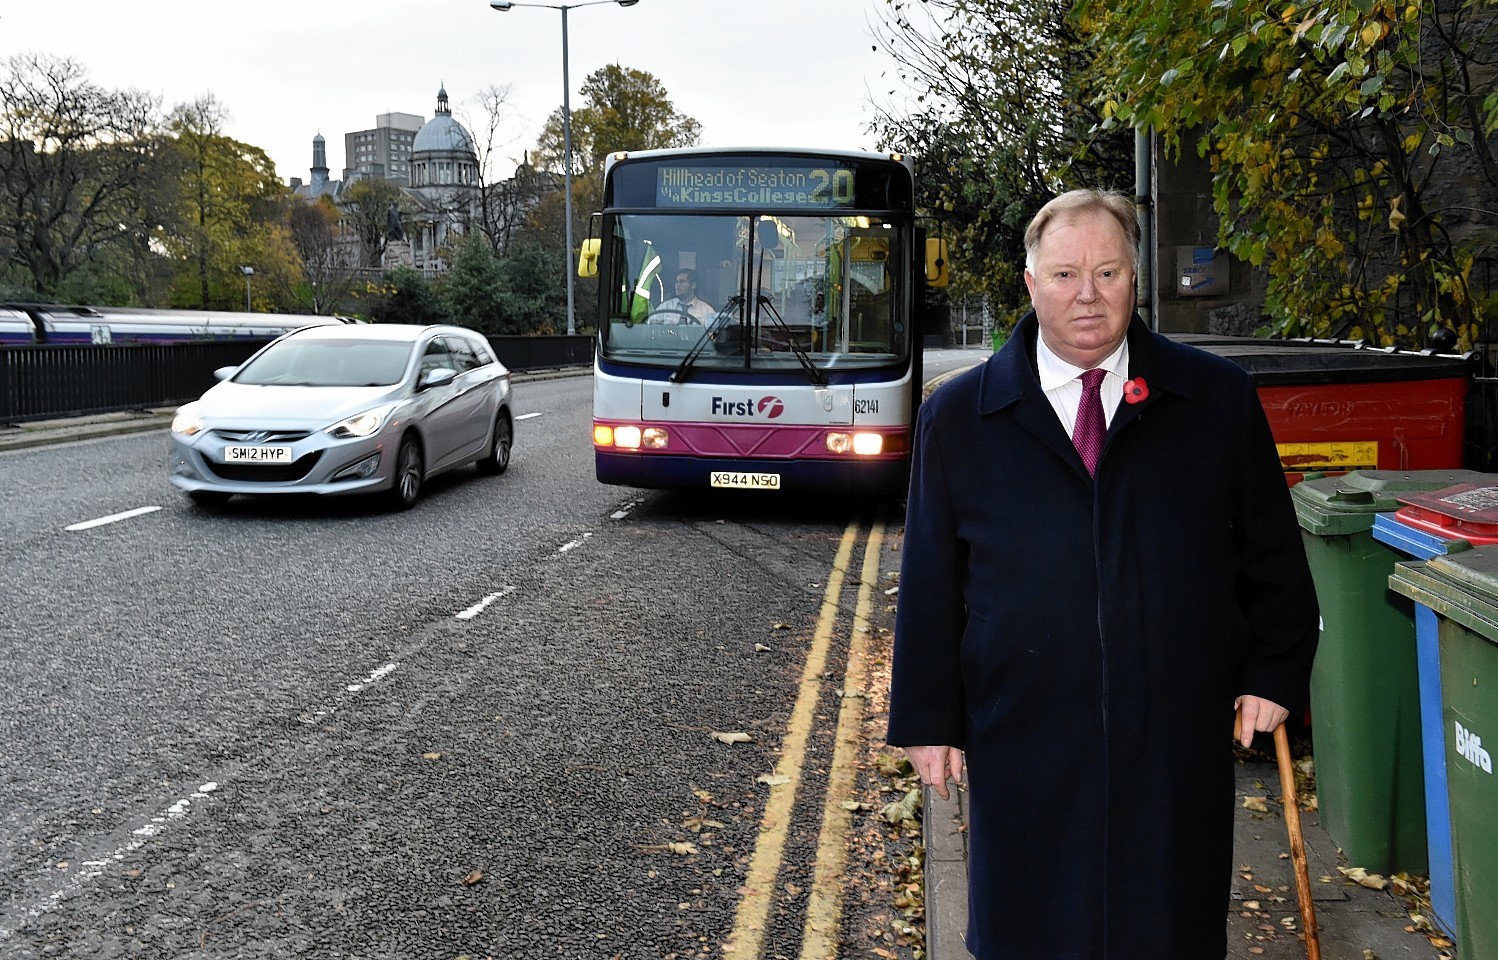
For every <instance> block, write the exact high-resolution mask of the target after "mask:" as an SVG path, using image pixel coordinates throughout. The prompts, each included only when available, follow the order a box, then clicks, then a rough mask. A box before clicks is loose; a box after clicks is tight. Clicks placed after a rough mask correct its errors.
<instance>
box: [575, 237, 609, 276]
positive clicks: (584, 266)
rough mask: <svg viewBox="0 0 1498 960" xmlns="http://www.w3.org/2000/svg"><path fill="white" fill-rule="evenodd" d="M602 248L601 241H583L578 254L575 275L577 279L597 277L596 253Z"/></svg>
mask: <svg viewBox="0 0 1498 960" xmlns="http://www.w3.org/2000/svg"><path fill="white" fill-rule="evenodd" d="M602 246H603V241H602V240H599V239H598V238H596V237H592V238H589V239H587V240H584V241H583V246H582V249H581V250H580V251H579V252H578V258H577V275H578V276H579V277H596V276H598V252H599V249H600V248H601V247H602Z"/></svg>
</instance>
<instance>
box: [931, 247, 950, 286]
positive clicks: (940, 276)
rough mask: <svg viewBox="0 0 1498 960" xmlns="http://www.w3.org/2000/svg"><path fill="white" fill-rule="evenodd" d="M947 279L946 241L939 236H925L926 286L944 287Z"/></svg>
mask: <svg viewBox="0 0 1498 960" xmlns="http://www.w3.org/2000/svg"><path fill="white" fill-rule="evenodd" d="M948 279H950V277H949V274H948V272H947V241H946V240H945V239H943V238H941V237H927V238H926V286H928V287H945V286H946V285H947V281H948Z"/></svg>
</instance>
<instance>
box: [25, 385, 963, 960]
mask: <svg viewBox="0 0 1498 960" xmlns="http://www.w3.org/2000/svg"><path fill="white" fill-rule="evenodd" d="M967 362H971V360H968V361H967ZM939 369H940V368H939V367H938V369H935V370H934V369H933V367H932V366H931V365H928V369H927V374H928V376H930V375H932V374H933V373H934V372H939ZM590 386H591V381H590V379H589V378H587V377H580V378H576V379H563V380H551V381H542V382H533V383H527V384H522V385H520V386H519V387H517V412H518V413H520V414H534V415H535V416H531V417H528V418H526V419H524V420H522V421H521V422H520V423H518V425H517V431H516V433H517V436H516V445H515V456H514V461H513V464H512V467H511V469H510V471H509V472H508V473H507V474H505V475H503V476H501V477H497V478H485V477H480V476H478V475H477V474H476V473H474V472H473V471H472V470H468V469H465V470H463V471H460V472H459V473H456V474H453V475H450V476H449V477H448V478H445V479H442V480H438V481H434V482H432V483H430V484H429V485H428V488H427V493H426V495H425V499H424V500H423V502H422V503H421V504H420V505H419V506H418V507H417V508H416V509H415V510H414V511H412V512H410V513H405V514H390V513H386V512H384V511H383V510H381V509H380V508H378V507H376V506H372V505H369V504H366V503H362V502H356V501H342V500H335V501H313V502H285V501H280V500H245V499H243V498H236V500H234V501H232V502H231V503H230V504H229V505H228V506H226V507H224V508H220V509H217V510H204V509H202V508H198V507H194V506H192V505H191V504H190V502H189V501H188V500H187V499H186V498H184V497H182V496H181V495H180V494H179V493H178V492H177V491H175V490H174V489H173V488H171V487H170V486H169V485H168V484H167V482H166V478H165V466H164V461H165V453H166V440H165V436H164V434H163V433H161V432H159V431H158V432H152V433H142V434H135V435H129V436H118V437H111V438H107V439H99V440H90V441H86V442H81V443H71V444H65V445H61V446H50V447H38V448H35V449H29V450H21V451H15V452H12V453H6V454H0V470H3V472H4V474H5V476H6V488H7V489H6V494H5V500H4V503H5V506H4V511H3V514H0V560H3V562H4V564H5V568H6V577H5V584H6V586H5V600H6V606H7V609H8V614H9V615H8V616H7V617H6V618H5V622H4V624H3V625H0V654H3V655H0V743H4V745H5V747H4V749H3V750H0V889H3V890H4V892H5V896H4V898H3V899H0V958H10V957H90V958H112V957H153V958H154V957H229V956H233V957H288V956H304V955H306V956H313V955H315V956H320V957H328V956H337V957H370V958H376V957H378V958H383V957H390V958H396V957H400V958H425V957H432V958H444V960H453V958H456V957H460V956H463V955H467V956H470V957H473V958H479V957H485V956H493V957H519V958H525V957H641V958H645V957H649V958H660V957H689V956H709V955H711V956H718V955H722V945H723V944H724V943H725V942H729V943H738V944H744V943H756V944H757V943H763V945H764V955H765V956H767V957H773V956H787V957H802V956H807V955H808V954H807V953H806V952H805V947H804V944H803V940H804V939H805V937H804V933H803V931H804V930H809V929H810V928H811V927H812V926H813V925H815V924H814V921H815V922H821V921H822V920H824V919H825V911H826V898H825V894H827V893H828V890H829V889H830V888H829V886H828V885H829V884H832V885H833V886H836V884H837V883H838V882H839V881H838V880H837V878H833V879H832V880H830V881H829V880H827V879H826V878H823V877H821V876H820V874H818V873H817V871H816V870H815V868H814V861H815V860H816V859H817V844H818V841H819V837H820V836H821V833H822V832H823V830H824V827H823V823H824V821H826V822H832V821H836V820H838V819H839V815H838V814H837V813H836V811H837V810H838V809H841V807H840V806H839V804H840V801H841V799H842V798H841V797H840V796H839V795H837V794H836V791H834V792H833V793H829V792H828V790H827V788H826V782H827V777H828V771H829V770H833V771H834V772H835V771H836V770H837V769H838V766H839V764H840V763H842V762H843V760H842V759H840V757H841V754H840V753H839V752H838V751H837V750H836V749H835V739H836V738H835V733H836V728H837V724H838V722H839V717H840V704H841V702H842V700H843V694H844V693H845V692H847V691H844V690H843V689H842V679H843V671H844V669H845V666H846V664H847V661H848V655H849V654H848V651H849V648H850V644H851V645H853V646H854V647H855V648H856V646H857V644H858V642H859V641H858V635H859V632H860V630H861V629H862V630H867V625H866V623H865V622H864V621H863V620H862V619H861V618H862V615H861V614H859V613H858V611H859V610H862V609H866V606H865V607H859V606H858V604H859V603H864V604H865V605H867V603H868V601H869V598H870V596H876V597H877V591H878V589H879V588H881V587H882V586H884V585H885V581H884V580H883V577H884V576H885V573H884V571H889V570H892V569H894V567H895V566H896V564H897V558H896V557H894V556H891V555H888V549H889V548H888V546H887V545H883V546H881V545H880V543H879V540H878V534H877V532H876V531H877V529H878V528H877V526H876V524H877V521H878V520H879V518H880V514H879V511H878V509H877V507H876V506H875V505H871V504H859V503H852V504H850V503H847V502H843V501H834V500H813V501H795V500H791V499H790V498H776V499H774V500H770V499H766V498H765V495H763V494H754V493H746V494H744V495H742V496H739V497H723V496H705V497H693V496H684V495H679V494H665V493H645V492H641V491H631V490H629V489H626V488H618V487H605V486H602V485H599V484H597V483H596V482H595V481H594V480H593V477H592V465H591V451H590V449H589V446H588V443H587V436H588V428H589V423H590V419H589V418H590V412H589V411H590V397H589V389H590ZM148 507H149V508H159V509H153V510H149V511H145V512H141V513H138V514H133V515H130V516H126V517H124V518H122V519H118V520H116V521H113V522H109V523H104V524H101V525H96V526H83V527H81V528H77V529H68V528H69V527H70V526H74V525H79V524H83V523H86V522H87V521H91V520H95V519H97V518H102V517H107V516H113V515H118V514H130V513H131V512H132V511H137V510H142V509H143V508H148ZM895 519H896V521H897V519H898V518H895ZM871 532H872V533H873V539H872V542H873V544H874V547H875V556H874V557H873V558H872V559H871V560H870V562H869V563H868V564H865V563H864V560H863V557H862V553H863V550H864V548H865V547H866V546H867V545H868V544H869V543H870V542H871ZM880 551H884V552H883V553H881V552H880ZM854 696H857V694H856V692H854ZM715 733H724V734H727V733H733V734H746V735H747V742H730V743H725V742H721V741H720V739H719V738H715V737H714V734H715ZM723 739H728V740H739V741H743V740H744V739H745V738H742V737H727V738H723ZM844 759H845V758H844ZM767 810H768V813H767ZM785 811H789V814H788V815H782V813H784V812H785ZM829 811H832V812H831V813H829ZM842 816H843V818H844V819H846V811H844V815H842ZM777 831H780V832H781V834H782V835H780V836H778V838H777V836H776V832H777ZM767 835H768V836H769V837H770V840H769V841H767V839H766V837H767ZM824 842H825V841H824ZM766 890H768V891H770V893H766V892H764V891H766ZM819 893H821V894H823V895H824V896H823V899H822V900H820V901H819V900H818V894H819ZM833 893H836V891H833ZM834 900H835V898H834ZM809 904H810V905H809ZM818 904H820V906H819V905H818ZM835 920H836V915H835V913H834V914H833V921H834V922H835Z"/></svg>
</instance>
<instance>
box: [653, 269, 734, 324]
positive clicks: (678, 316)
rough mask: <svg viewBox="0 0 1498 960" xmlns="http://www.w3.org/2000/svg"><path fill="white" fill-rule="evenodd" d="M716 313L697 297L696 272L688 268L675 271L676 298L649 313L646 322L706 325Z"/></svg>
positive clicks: (709, 305) (664, 302)
mask: <svg viewBox="0 0 1498 960" xmlns="http://www.w3.org/2000/svg"><path fill="white" fill-rule="evenodd" d="M716 312H717V311H715V310H714V309H713V306H712V304H710V303H708V302H707V301H706V300H701V299H699V298H698V297H697V271H696V270H693V269H691V268H689V267H688V268H683V269H681V270H678V271H676V296H674V297H672V298H671V299H669V300H666V301H663V302H662V303H661V305H660V306H658V307H656V308H655V309H654V310H652V311H650V316H649V318H648V319H647V321H646V322H648V323H697V324H706V323H707V321H708V320H709V319H711V318H712V316H713V314H714V313H716Z"/></svg>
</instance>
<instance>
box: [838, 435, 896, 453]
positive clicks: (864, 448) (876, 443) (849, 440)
mask: <svg viewBox="0 0 1498 960" xmlns="http://www.w3.org/2000/svg"><path fill="white" fill-rule="evenodd" d="M827 452H828V453H837V454H846V453H851V454H853V455H854V456H857V457H874V456H878V455H879V454H881V453H883V452H884V434H882V433H829V434H827Z"/></svg>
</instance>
